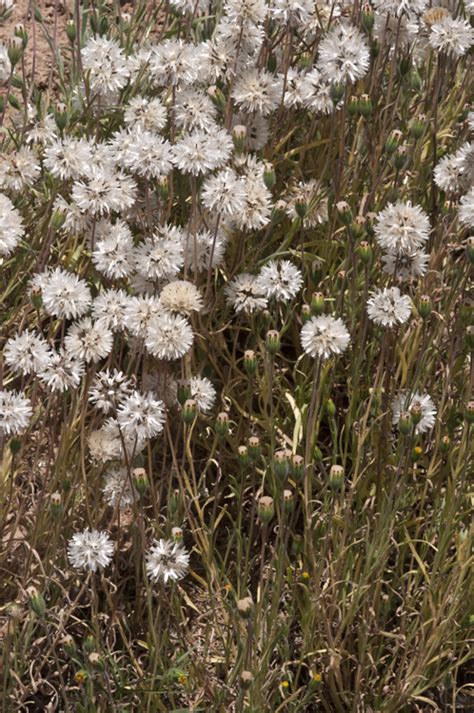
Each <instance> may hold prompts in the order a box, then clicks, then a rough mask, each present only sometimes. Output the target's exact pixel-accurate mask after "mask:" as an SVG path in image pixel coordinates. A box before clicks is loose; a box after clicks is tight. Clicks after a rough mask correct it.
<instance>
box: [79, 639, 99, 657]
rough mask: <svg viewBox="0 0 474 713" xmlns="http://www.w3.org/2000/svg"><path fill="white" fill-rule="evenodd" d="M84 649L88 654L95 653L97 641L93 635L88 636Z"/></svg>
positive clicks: (83, 645)
mask: <svg viewBox="0 0 474 713" xmlns="http://www.w3.org/2000/svg"><path fill="white" fill-rule="evenodd" d="M82 648H83V649H84V651H85V653H86V654H91V653H92V652H93V651H95V650H96V648H97V646H96V643H95V639H94V637H93V636H92V635H91V634H89V635H88V636H86V638H85V639H84V642H83V644H82Z"/></svg>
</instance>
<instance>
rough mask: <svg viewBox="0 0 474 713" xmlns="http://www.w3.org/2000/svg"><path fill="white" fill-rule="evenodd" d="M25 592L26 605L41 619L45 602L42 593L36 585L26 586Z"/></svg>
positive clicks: (44, 610)
mask: <svg viewBox="0 0 474 713" xmlns="http://www.w3.org/2000/svg"><path fill="white" fill-rule="evenodd" d="M26 594H27V596H28V606H29V607H30V609H31V610H32V611H33V612H34V613H35V614H36V616H38V617H39V618H40V619H41V618H42V617H43V616H44V614H45V612H46V602H45V601H44V597H43V595H42V594H41V592H39V591H38V590H37V589H36V587H28V589H27V590H26Z"/></svg>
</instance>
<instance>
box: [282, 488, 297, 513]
mask: <svg viewBox="0 0 474 713" xmlns="http://www.w3.org/2000/svg"><path fill="white" fill-rule="evenodd" d="M282 499H283V510H284V511H285V512H287V513H288V512H291V511H292V510H293V506H294V504H295V500H294V497H293V491H292V490H284V491H283V496H282Z"/></svg>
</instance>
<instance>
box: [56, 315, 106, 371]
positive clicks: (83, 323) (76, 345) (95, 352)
mask: <svg viewBox="0 0 474 713" xmlns="http://www.w3.org/2000/svg"><path fill="white" fill-rule="evenodd" d="M113 344H114V338H113V334H112V332H111V331H110V329H107V328H106V327H105V325H104V324H103V323H102V322H93V321H92V320H91V318H90V317H84V318H83V319H81V320H80V321H79V322H76V323H75V324H73V325H71V327H69V330H68V333H67V334H66V337H65V339H64V345H65V347H66V350H67V351H68V352H69V354H71V355H72V356H73V357H74V358H75V359H78V360H84V361H86V362H97V361H99V360H100V359H103V358H104V357H106V356H107V355H108V354H110V352H111V351H112V347H113Z"/></svg>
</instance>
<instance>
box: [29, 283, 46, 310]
mask: <svg viewBox="0 0 474 713" xmlns="http://www.w3.org/2000/svg"><path fill="white" fill-rule="evenodd" d="M30 300H31V304H32V305H33V307H34V308H35V309H41V307H42V306H43V291H42V289H41V287H36V286H34V287H32V288H31V290H30Z"/></svg>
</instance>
